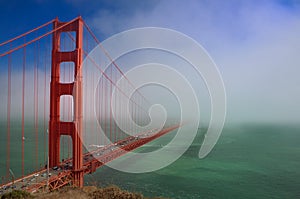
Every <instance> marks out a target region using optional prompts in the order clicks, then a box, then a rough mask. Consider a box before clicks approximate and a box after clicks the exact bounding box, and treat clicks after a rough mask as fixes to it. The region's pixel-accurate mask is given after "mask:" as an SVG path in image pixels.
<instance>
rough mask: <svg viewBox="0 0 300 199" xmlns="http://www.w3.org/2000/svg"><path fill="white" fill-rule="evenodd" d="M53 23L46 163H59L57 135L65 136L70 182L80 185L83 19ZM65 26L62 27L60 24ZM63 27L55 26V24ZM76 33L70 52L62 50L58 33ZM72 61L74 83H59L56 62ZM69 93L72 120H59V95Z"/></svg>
mask: <svg viewBox="0 0 300 199" xmlns="http://www.w3.org/2000/svg"><path fill="white" fill-rule="evenodd" d="M65 24H67V23H63V22H59V21H58V19H56V20H55V21H54V22H53V29H54V30H57V31H55V32H53V39H52V40H53V42H52V68H51V84H50V121H49V166H50V167H54V166H58V165H60V137H61V135H69V136H71V138H72V143H73V149H72V150H73V177H74V185H76V186H79V187H82V186H83V170H82V166H83V160H82V157H83V156H82V140H81V138H82V136H81V135H82V101H83V99H82V72H81V63H82V39H83V21H82V19H81V17H78V18H77V19H76V20H74V21H73V22H72V23H68V25H65ZM64 25H65V26H64ZM61 26H64V27H63V28H61V29H59V27H61ZM71 31H74V32H75V33H76V47H75V50H74V51H70V52H62V51H61V48H60V36H61V33H62V32H71ZM63 62H74V82H72V83H61V82H60V64H61V63H63ZM62 95H71V96H73V101H74V105H73V109H74V119H73V121H72V122H62V121H60V97H61V96H62Z"/></svg>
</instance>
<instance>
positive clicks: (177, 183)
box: [0, 124, 300, 199]
mask: <svg viewBox="0 0 300 199" xmlns="http://www.w3.org/2000/svg"><path fill="white" fill-rule="evenodd" d="M0 125H2V128H0V133H1V140H0V177H1V178H0V180H4V177H3V176H5V172H6V162H5V160H6V148H7V145H6V129H5V128H4V127H3V126H5V124H0ZM17 126H19V125H15V126H14V125H12V129H11V131H12V132H15V131H17V132H20V129H19V127H17ZM25 131H26V133H25V135H26V137H25V139H26V141H25V143H26V144H25V167H26V170H25V172H26V173H28V172H30V171H31V170H34V169H35V167H36V165H37V164H39V165H43V164H44V163H45V162H44V158H45V157H44V156H45V154H44V153H43V152H42V151H43V149H44V147H45V146H44V142H46V143H47V140H44V138H43V133H42V132H43V129H42V128H41V129H40V132H41V133H40V134H39V137H38V149H39V153H38V154H34V153H32V152H31V151H34V149H35V141H36V139H35V138H36V137H35V133H34V128H32V127H28V128H26V127H25ZM205 131H206V129H205V128H203V129H199V131H198V134H197V137H196V138H195V140H194V142H193V144H192V145H191V146H190V147H189V149H188V150H187V151H186V152H185V153H184V154H183V155H182V156H181V157H180V158H179V159H178V160H176V161H175V162H174V163H172V164H171V165H169V166H167V167H165V168H163V169H160V170H158V171H154V172H150V173H142V174H130V173H124V172H120V171H117V170H114V169H111V168H109V167H107V166H103V167H101V168H99V169H98V170H97V171H96V172H95V173H93V174H91V175H87V176H86V177H85V184H86V185H98V186H107V185H110V184H115V185H117V186H120V187H121V188H123V189H126V190H129V191H135V192H140V193H142V194H143V195H144V196H149V197H154V196H163V197H167V198H187V199H189V198H243V199H244V198H280V199H281V198H286V199H294V198H300V126H292V125H271V124H270V125H267V124H264V125H263V124H245V125H231V126H230V125H226V126H225V128H224V130H223V132H222V135H221V137H220V139H219V141H218V143H217V145H216V146H215V148H214V149H213V151H212V152H211V153H210V154H209V156H207V157H206V158H205V159H199V158H198V152H199V149H200V146H201V142H202V139H203V135H204V133H205ZM172 136H174V133H171V134H167V135H165V136H163V137H161V138H159V139H158V140H155V141H153V142H151V143H148V144H146V145H145V146H143V147H141V148H139V149H137V150H136V151H138V152H147V151H152V150H156V149H158V148H160V147H162V146H164V145H165V144H166V143H167V142H168V141H169V140H170V139H171V138H172ZM10 139H11V142H12V143H11V151H10V153H11V158H10V168H11V169H12V170H13V171H14V173H15V175H16V176H20V174H21V169H20V168H21V166H20V165H21V151H20V148H21V147H20V144H21V137H20V133H18V134H17V135H15V134H14V133H12V135H11V138H10ZM64 147H65V148H64V150H63V153H65V154H66V153H67V148H66V143H65V144H64ZM36 155H38V158H39V160H38V162H36Z"/></svg>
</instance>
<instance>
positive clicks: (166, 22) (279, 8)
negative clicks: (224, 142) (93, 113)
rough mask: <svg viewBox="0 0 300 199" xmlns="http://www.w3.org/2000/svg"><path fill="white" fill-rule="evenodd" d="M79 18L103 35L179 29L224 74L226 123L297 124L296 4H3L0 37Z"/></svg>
mask: <svg viewBox="0 0 300 199" xmlns="http://www.w3.org/2000/svg"><path fill="white" fill-rule="evenodd" d="M78 15H82V17H83V18H84V20H85V21H86V22H87V23H88V24H89V26H90V27H91V28H92V29H93V31H94V32H95V33H96V35H97V36H98V38H99V39H100V40H101V41H103V40H104V39H106V38H108V37H109V36H112V35H113V34H115V33H118V32H120V31H124V30H127V29H130V28H135V27H144V26H159V27H166V28H171V29H175V30H178V31H180V32H182V33H184V34H186V35H188V36H190V37H192V38H193V39H195V40H196V41H198V42H199V43H200V44H201V45H203V46H204V47H205V49H207V51H208V52H209V54H210V55H211V57H212V58H213V60H214V61H215V62H216V64H217V65H218V67H219V69H220V72H221V74H222V76H223V79H224V82H225V86H226V91H227V97H228V120H229V121H236V122H239V121H249V120H251V121H253V122H274V123H278V122H292V123H297V122H299V120H300V119H299V118H300V106H299V101H300V87H299V85H300V78H299V74H300V56H299V52H300V36H299V35H300V2H299V1H297V0H269V1H267V0H262V1H259V0H253V1H238V0H231V1H221V0H219V1H218V0H213V1H208V0H203V1H202V0H200V1H196V0H194V1H179V0H177V1H175V0H170V1H168V0H165V1H157V0H154V1H150V0H146V1H145V0H144V1H139V0H128V1H117V0H112V1H109V0H102V1H101V0H100V1H84V0H74V1H72V0H65V1H51V0H35V1H17V0H11V1H1V2H0V20H1V26H2V28H1V32H0V42H2V41H5V40H7V39H9V38H12V37H14V36H17V35H19V34H21V33H23V32H25V31H27V30H29V29H32V28H34V27H36V26H38V25H40V24H43V23H45V22H47V21H49V20H51V19H53V18H55V17H56V16H58V17H59V18H60V19H61V20H62V21H68V20H71V19H73V18H74V17H76V16H78Z"/></svg>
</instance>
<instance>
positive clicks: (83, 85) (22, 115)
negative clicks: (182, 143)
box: [0, 17, 180, 192]
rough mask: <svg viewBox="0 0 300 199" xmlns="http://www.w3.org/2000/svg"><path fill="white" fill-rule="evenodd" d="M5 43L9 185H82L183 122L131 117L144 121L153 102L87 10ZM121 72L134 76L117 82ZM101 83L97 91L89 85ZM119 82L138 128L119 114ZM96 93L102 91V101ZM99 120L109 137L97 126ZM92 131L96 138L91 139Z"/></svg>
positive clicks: (4, 172) (1, 170)
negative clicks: (99, 54)
mask: <svg viewBox="0 0 300 199" xmlns="http://www.w3.org/2000/svg"><path fill="white" fill-rule="evenodd" d="M51 25H52V27H50V26H51ZM50 44H51V45H52V46H49V45H50ZM96 45H100V47H101V49H102V51H103V54H104V55H105V57H106V60H107V62H109V63H110V64H109V67H107V68H104V67H103V66H101V65H100V64H99V61H97V60H94V59H93V58H92V57H89V54H88V53H89V52H90V51H91V49H93V48H94V47H95V46H96ZM0 47H1V50H2V52H1V54H0V66H1V69H0V70H1V74H2V76H1V84H2V85H1V93H2V94H1V95H0V97H1V105H0V111H1V116H0V121H1V124H0V125H1V130H0V131H1V137H2V138H1V139H2V142H1V143H0V144H1V152H0V153H1V160H0V175H1V181H0V183H1V186H0V190H1V191H2V192H3V191H6V190H10V189H23V190H26V191H29V192H36V191H38V190H39V189H45V188H47V189H49V190H50V191H51V190H55V189H58V188H60V187H62V186H65V185H73V186H78V187H82V186H83V184H84V182H83V180H84V175H86V174H91V173H93V172H95V171H96V169H97V168H99V167H101V166H103V165H105V164H106V163H108V162H110V161H112V160H114V159H116V158H118V157H120V156H122V155H124V154H126V153H127V152H129V151H132V150H134V149H136V148H138V147H140V146H142V145H144V144H146V143H148V142H151V141H153V140H154V139H156V138H158V137H160V136H162V135H165V134H166V133H169V132H171V131H173V130H175V129H177V128H178V127H179V125H180V124H175V125H174V124H173V125H165V126H164V128H163V129H160V130H157V129H156V128H154V129H147V130H145V131H143V132H139V131H138V130H137V129H135V126H134V125H131V122H130V120H131V119H132V120H134V121H135V123H137V124H138V125H141V126H142V125H145V124H147V122H148V120H149V118H148V112H147V111H146V110H147V108H149V107H150V105H151V103H150V102H149V101H148V99H147V98H146V97H145V96H144V95H143V94H142V93H141V92H140V91H138V89H136V92H135V95H133V96H127V94H126V89H128V88H129V87H131V88H134V89H135V87H134V85H133V84H132V83H131V81H130V79H128V78H127V77H126V75H125V73H124V71H123V69H121V67H120V66H119V64H117V63H116V61H114V60H113V59H112V58H111V57H110V55H109V52H108V51H106V50H105V48H104V47H103V46H102V45H101V43H100V42H99V40H98V39H97V37H96V36H95V34H94V33H93V32H92V31H91V29H90V28H89V26H88V25H87V24H86V23H85V22H84V20H83V19H82V18H81V17H77V18H75V19H73V20H71V21H69V22H60V21H59V20H58V18H56V19H53V20H51V21H49V22H47V23H45V24H43V25H41V26H39V27H37V28H34V29H32V30H30V31H28V32H26V33H24V34H21V35H19V36H17V37H15V38H13V39H10V40H7V41H5V42H3V43H1V44H0ZM84 59H88V60H89V63H90V65H91V67H94V69H96V70H97V73H98V74H100V75H101V77H102V78H101V79H100V81H99V82H97V78H96V74H95V73H89V72H88V70H89V69H88V67H87V66H85V67H83V65H82V62H83V60H84ZM103 65H104V64H103ZM3 74H4V75H3ZM50 74H51V76H50ZM120 78H125V79H126V81H125V82H126V83H124V85H122V86H119V85H118V84H117V81H118V80H119V79H120ZM86 80H89V81H86ZM49 82H50V83H49ZM94 87H95V88H96V91H95V92H93V91H91V90H90V89H89V88H94ZM113 89H118V90H119V92H120V93H121V94H122V95H124V96H125V97H127V98H128V99H129V102H130V117H128V115H127V113H126V109H125V107H124V105H123V104H122V101H118V100H116V101H114V103H119V105H118V106H115V107H118V108H117V109H116V110H115V114H118V115H119V116H120V118H121V123H123V125H125V126H126V125H128V126H127V127H126V129H130V135H128V134H126V133H125V132H124V131H123V130H122V129H121V128H119V127H118V125H117V123H116V122H115V121H114V119H113V115H112V108H111V103H112V92H113ZM124 96H123V97H124ZM88 98H95V99H94V100H95V107H93V106H92V104H89V103H88V102H87V99H88ZM94 108H95V109H96V110H95V112H96V119H92V120H87V119H85V118H92V117H91V115H93V114H95V113H94V110H92V109H94ZM49 116H50V117H49ZM95 120H97V121H95ZM98 123H99V125H100V126H101V128H102V129H103V131H104V133H105V136H106V137H107V138H108V139H106V138H104V137H103V135H101V134H99V133H98V132H97V130H96V129H97V128H98V127H97V125H98ZM87 137H90V138H91V137H92V140H95V144H91V145H90V146H84V144H83V143H84V140H85V139H86V138H87ZM87 147H89V149H87Z"/></svg>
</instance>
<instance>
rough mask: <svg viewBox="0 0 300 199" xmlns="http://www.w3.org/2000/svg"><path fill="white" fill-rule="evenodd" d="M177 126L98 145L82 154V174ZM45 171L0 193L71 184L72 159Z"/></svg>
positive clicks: (3, 186) (56, 187)
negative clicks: (101, 145) (102, 145)
mask: <svg viewBox="0 0 300 199" xmlns="http://www.w3.org/2000/svg"><path fill="white" fill-rule="evenodd" d="M179 126H180V125H174V126H171V127H167V128H165V129H163V130H161V131H159V132H158V133H156V132H155V129H154V130H151V131H148V132H144V133H140V134H138V135H135V136H129V137H127V138H125V139H123V140H120V141H118V142H116V143H112V144H109V145H106V146H104V147H99V148H97V149H95V150H93V151H91V152H88V153H85V154H84V156H83V162H84V164H83V165H84V167H83V168H82V170H83V172H84V174H89V173H93V172H95V171H96V169H97V168H99V167H101V166H103V165H105V164H106V163H108V162H110V161H112V160H114V159H116V158H118V157H120V156H122V155H124V154H126V153H127V152H129V151H132V150H134V149H136V148H138V147H140V146H142V145H144V144H146V143H148V142H151V141H152V140H154V139H156V138H158V137H160V136H163V135H165V134H167V133H168V132H171V131H172V130H175V129H177V128H178V127H179ZM47 173H48V172H47V169H42V170H40V171H37V172H35V173H32V174H30V175H27V176H25V177H24V178H19V179H17V180H15V181H14V182H10V183H7V184H4V185H2V186H1V187H0V194H2V193H5V192H8V191H10V190H12V189H18V190H26V191H29V192H32V193H34V192H36V191H38V190H39V189H49V190H55V189H58V188H60V187H62V186H65V185H71V184H72V179H73V176H72V174H73V172H72V159H68V160H66V161H64V162H62V163H61V165H59V166H58V167H53V168H50V169H49V176H48V175H47Z"/></svg>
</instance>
